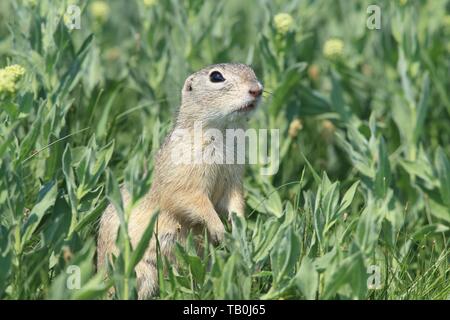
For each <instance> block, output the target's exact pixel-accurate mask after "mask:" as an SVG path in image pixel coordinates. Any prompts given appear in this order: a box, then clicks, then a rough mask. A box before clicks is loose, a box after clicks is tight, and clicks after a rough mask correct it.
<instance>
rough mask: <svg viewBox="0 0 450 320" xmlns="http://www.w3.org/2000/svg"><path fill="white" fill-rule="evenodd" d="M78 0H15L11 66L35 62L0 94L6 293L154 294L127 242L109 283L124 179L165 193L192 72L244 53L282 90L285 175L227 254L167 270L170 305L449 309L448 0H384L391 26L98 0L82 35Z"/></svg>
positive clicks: (357, 19) (345, 5)
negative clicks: (162, 175) (109, 211)
mask: <svg viewBox="0 0 450 320" xmlns="http://www.w3.org/2000/svg"><path fill="white" fill-rule="evenodd" d="M69 2H71V3H72V2H75V3H76V2H77V1H76V0H74V1H56V0H55V1H51V0H42V1H34V3H35V4H33V1H30V0H28V1H19V0H17V1H16V0H6V1H1V2H0V67H1V68H4V67H6V66H8V65H12V64H19V65H21V66H23V67H24V68H25V70H26V72H25V74H24V75H23V76H22V77H21V79H18V78H19V77H17V78H16V79H15V80H14V81H16V85H17V87H16V88H15V90H12V92H9V91H8V92H6V91H5V89H2V90H3V91H1V92H0V298H2V299H42V298H43V299H50V298H63V299H82V298H85V299H86V298H89V299H102V298H106V297H107V290H108V288H109V287H110V286H114V287H115V288H116V298H119V299H122V298H135V297H136V292H135V275H134V272H133V266H134V264H135V263H136V259H138V258H139V257H140V252H141V249H142V248H135V250H133V249H132V248H131V247H130V245H129V241H128V239H127V237H124V236H121V237H120V238H119V241H118V245H119V247H120V249H121V250H120V251H121V254H120V256H119V257H118V258H117V259H116V261H115V268H114V272H112V277H111V280H110V281H109V282H104V281H103V275H102V274H96V270H95V243H96V231H97V227H98V219H99V216H100V215H101V213H102V211H103V210H104V208H105V207H106V205H107V204H108V202H109V201H113V202H116V203H117V199H118V197H117V186H118V185H119V184H120V183H122V182H125V185H126V186H127V188H128V189H130V190H131V191H132V194H133V197H134V200H137V199H139V198H140V197H141V196H142V195H143V194H145V192H146V191H147V190H148V188H149V185H150V184H151V180H152V178H151V177H152V170H153V169H152V168H153V167H152V164H153V155H154V152H155V151H156V150H157V149H158V147H159V144H160V142H161V140H162V139H163V137H164V135H165V134H166V133H167V131H168V129H169V128H170V125H171V121H172V119H173V115H174V112H175V110H176V108H177V106H178V105H179V103H180V94H179V92H180V91H181V86H182V83H183V81H184V79H185V78H186V76H187V75H188V74H190V73H191V72H192V71H195V70H198V69H200V68H202V67H203V66H205V65H208V64H212V63H217V62H228V61H236V62H244V63H248V64H251V65H252V66H253V67H254V69H255V71H256V73H257V75H258V77H259V78H260V79H261V81H262V82H263V83H264V85H265V88H266V90H267V91H268V92H270V93H268V94H266V95H265V97H264V101H263V104H262V106H261V110H260V111H259V112H258V113H257V115H256V116H255V118H254V119H253V120H252V122H251V126H252V127H254V128H278V129H280V140H281V155H280V158H281V159H280V160H281V163H280V170H279V172H278V173H277V174H276V175H274V176H267V177H264V176H261V175H260V174H259V167H258V166H257V165H252V166H248V168H247V172H246V178H245V197H246V216H247V219H246V221H243V220H239V219H236V221H235V224H236V226H235V228H233V230H230V228H229V226H228V227H227V229H228V231H229V232H228V233H227V237H226V241H225V243H224V244H223V245H222V246H221V247H218V248H214V247H212V246H211V245H209V244H206V250H205V251H204V252H203V254H202V255H200V256H197V254H196V250H195V245H194V241H189V242H188V244H187V245H186V246H185V247H181V246H178V247H177V250H176V252H177V257H178V263H179V265H180V266H179V268H178V269H177V270H175V269H173V268H172V267H170V266H167V265H166V263H165V261H164V259H160V260H159V269H160V271H161V272H160V287H161V290H160V295H159V298H161V299H174V298H177V299H185V298H193V299H224V298H232V299H248V298H254V299H449V298H450V279H449V277H450V268H449V261H450V260H449V259H450V257H449V235H450V232H449V226H450V160H449V158H450V156H449V155H450V77H449V70H450V59H449V57H450V42H449V39H450V1H445V0H436V1H412V0H410V1H380V2H379V5H380V7H381V19H382V25H381V30H369V29H367V28H366V19H367V17H368V15H367V13H366V8H367V6H368V5H369V4H372V2H370V1H343V0H341V1H326V0H318V1H294V0H293V1H273V2H272V1H261V3H260V4H258V5H256V4H254V3H252V2H251V1H239V0H232V1H208V2H205V3H204V2H203V1H198V0H190V1H183V4H180V3H181V1H180V2H179V1H162V0H157V1H155V2H156V4H155V5H153V6H145V4H144V1H143V0H142V1H141V0H135V1H118V0H117V1H108V7H109V11H108V12H105V15H104V16H98V15H97V16H96V15H95V14H94V13H95V12H93V10H92V6H91V4H92V3H93V1H90V2H86V1H83V4H82V5H81V9H82V11H81V12H82V14H81V29H80V30H68V29H67V28H66V27H65V25H64V24H63V23H62V22H61V16H62V13H63V12H65V10H66V8H67V5H68V3H69ZM80 2H81V1H80ZM280 12H286V13H289V14H290V15H291V16H292V17H293V25H292V26H291V28H290V29H289V31H288V32H287V33H285V34H284V33H280V32H279V29H278V31H277V29H276V27H275V24H274V16H275V15H276V14H278V13H280ZM332 38H337V39H340V40H341V41H342V43H343V44H344V47H343V50H342V51H339V49H338V52H337V53H336V54H335V55H334V56H326V55H324V52H323V48H324V45H325V43H326V42H327V40H329V39H332ZM1 81H2V79H0V88H2V85H1ZM296 119H299V120H300V122H298V121H297V120H296ZM118 205H119V206H120V203H119V204H118ZM129 209H130V208H125V209H124V210H125V212H129ZM71 266H76V267H78V268H79V270H80V271H81V280H80V289H76V290H72V289H70V288H72V287H71V286H70V285H69V286H67V284H68V281H69V284H70V283H72V282H71V281H73V279H74V278H73V277H72V276H73V274H72V273H71V272H72V270H73V269H71V268H72V267H71ZM371 266H375V267H371ZM371 268H375V269H376V270H379V272H380V276H381V278H380V287H379V288H378V289H369V288H368V286H367V280H368V277H369V276H370V275H371V274H369V273H368V272H371V271H370V270H373V269H371ZM164 270H166V272H163V271H164ZM72 284H73V283H72Z"/></svg>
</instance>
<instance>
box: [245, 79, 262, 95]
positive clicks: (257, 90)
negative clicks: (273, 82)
mask: <svg viewBox="0 0 450 320" xmlns="http://www.w3.org/2000/svg"><path fill="white" fill-rule="evenodd" d="M262 92H263V87H262V85H261V84H260V83H259V82H258V83H256V84H254V85H252V87H251V88H250V90H248V93H250V95H251V96H252V97H254V98H258V97H259V96H260V95H261V94H262Z"/></svg>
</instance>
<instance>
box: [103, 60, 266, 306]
mask: <svg viewBox="0 0 450 320" xmlns="http://www.w3.org/2000/svg"><path fill="white" fill-rule="evenodd" d="M213 71H218V72H220V73H221V74H222V75H223V77H224V78H225V81H224V82H219V83H215V82H212V81H211V80H210V74H211V73H212V72H213ZM250 90H259V91H261V90H262V86H261V84H260V83H259V82H258V80H257V78H256V76H255V74H254V72H253V70H252V69H251V68H250V67H248V66H247V65H244V64H232V63H226V64H218V65H212V66H209V67H206V68H204V69H202V70H200V71H199V72H196V73H194V74H192V75H191V76H189V77H188V78H187V79H186V81H185V84H184V86H183V89H182V101H181V107H180V109H179V111H178V115H177V118H176V121H175V126H174V129H186V130H187V131H188V132H189V133H190V134H193V132H194V130H193V128H194V123H199V122H200V123H201V126H202V128H205V129H208V128H215V129H218V130H221V131H222V132H224V131H225V129H229V128H243V129H244V130H245V127H246V123H247V120H248V118H249V116H250V114H251V113H252V112H253V111H237V110H238V109H239V108H242V107H243V106H245V105H247V104H249V103H255V104H257V103H258V101H259V96H257V97H255V96H254V95H252V94H251V92H250ZM172 134H173V130H172V132H171V133H169V134H168V136H167V137H166V139H165V142H164V143H163V145H162V146H161V148H160V150H159V152H158V154H157V156H156V159H155V171H154V177H153V182H152V187H151V189H150V191H149V193H148V194H147V195H146V196H145V197H143V199H142V200H141V201H140V202H139V204H138V205H137V206H136V207H135V208H134V209H133V211H132V213H131V216H130V221H129V230H128V231H129V235H130V239H131V242H132V245H133V246H135V245H136V244H137V243H138V242H139V239H140V238H141V236H142V233H143V232H144V230H145V229H146V226H147V225H148V222H149V221H150V217H151V215H152V213H153V212H154V211H155V210H156V209H157V208H159V209H160V213H159V217H158V222H157V230H158V233H157V236H158V240H159V244H160V248H161V253H162V254H163V255H166V256H168V257H170V256H171V250H172V247H173V244H174V243H175V241H180V242H183V240H184V239H185V237H186V235H187V234H188V233H189V231H190V230H193V231H197V232H201V230H202V228H203V227H206V229H207V231H208V234H209V236H210V237H211V239H212V240H213V241H214V242H216V243H217V242H220V241H221V240H222V239H223V237H224V232H225V230H224V226H223V224H222V222H221V220H220V218H219V214H224V215H229V214H230V213H231V212H235V213H236V214H237V215H240V216H243V215H244V200H243V187H242V175H243V171H244V167H243V164H175V163H173V161H172V157H171V152H172V150H176V149H178V148H181V147H182V146H181V145H180V144H181V143H182V142H181V141H177V140H174V139H171V135H172ZM202 143H203V146H206V145H210V144H211V143H213V144H214V142H212V141H211V140H208V141H202ZM122 197H123V200H124V205H125V206H126V205H127V204H128V203H129V198H130V196H129V194H128V193H127V192H126V190H125V189H124V188H122ZM118 228H119V219H118V216H117V214H116V212H115V210H114V208H113V207H112V206H111V205H110V206H109V207H108V208H107V209H106V211H105V212H104V214H103V216H102V218H101V220H100V230H99V237H98V248H97V250H98V252H97V253H98V269H99V270H100V269H102V268H105V263H106V262H107V259H108V257H109V256H110V255H111V254H117V247H116V245H115V242H116V237H117V231H118ZM155 242H156V241H154V240H152V241H150V244H149V247H148V249H147V251H146V253H145V256H144V258H143V259H142V260H141V261H140V262H139V263H138V265H137V266H136V275H137V285H138V297H139V299H147V298H150V297H151V296H152V295H154V294H155V293H156V291H157V289H158V278H157V274H156V273H157V271H156V245H155Z"/></svg>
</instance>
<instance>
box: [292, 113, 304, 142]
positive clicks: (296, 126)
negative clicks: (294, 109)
mask: <svg viewBox="0 0 450 320" xmlns="http://www.w3.org/2000/svg"><path fill="white" fill-rule="evenodd" d="M302 129H303V123H302V121H301V120H300V119H298V118H295V119H294V120H292V122H291V124H290V125H289V131H288V133H289V137H291V138H295V137H297V135H298V132H299V131H300V130H302Z"/></svg>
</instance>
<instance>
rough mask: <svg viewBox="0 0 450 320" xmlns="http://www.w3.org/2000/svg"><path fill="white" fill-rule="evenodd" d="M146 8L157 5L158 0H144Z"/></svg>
mask: <svg viewBox="0 0 450 320" xmlns="http://www.w3.org/2000/svg"><path fill="white" fill-rule="evenodd" d="M143 2H144V6H146V7H149V8H150V7H153V6H154V5H155V4H156V0H143Z"/></svg>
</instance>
